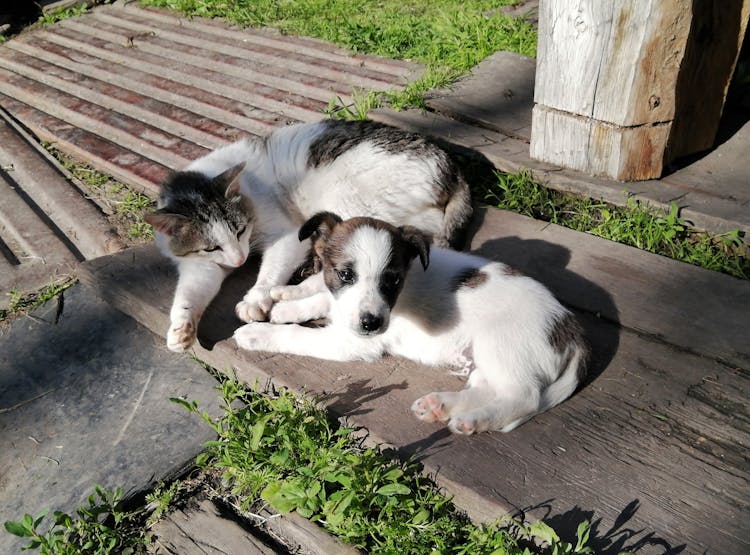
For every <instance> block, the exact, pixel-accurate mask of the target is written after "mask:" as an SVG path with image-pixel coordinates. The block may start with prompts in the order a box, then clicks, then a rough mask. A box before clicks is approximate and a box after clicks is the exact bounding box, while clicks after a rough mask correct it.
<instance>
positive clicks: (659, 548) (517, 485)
mask: <svg viewBox="0 0 750 555" xmlns="http://www.w3.org/2000/svg"><path fill="white" fill-rule="evenodd" d="M498 60H499V61H498ZM495 64H498V65H495ZM114 68H116V71H115V70H114ZM417 70H418V68H416V67H415V66H413V65H410V64H403V63H401V62H394V61H390V60H382V59H378V58H372V57H364V56H350V55H349V54H348V53H346V52H344V51H342V50H340V49H337V48H334V47H332V46H330V45H326V44H325V43H321V42H320V41H312V40H308V39H299V38H293V37H281V36H279V35H276V34H273V33H267V32H264V31H240V30H237V29H229V28H227V26H226V25H222V24H219V23H214V22H205V21H200V20H184V19H179V18H177V17H174V16H172V15H165V14H164V13H162V12H145V11H144V10H141V9H139V8H136V7H134V6H132V5H131V6H125V7H123V6H120V5H115V6H103V7H100V8H97V9H96V10H94V12H93V13H92V14H89V15H86V16H84V17H80V18H75V19H72V20H68V21H64V22H61V23H59V24H57V25H55V26H52V27H50V28H47V29H43V30H40V31H37V32H34V33H29V34H26V35H23V36H21V37H19V38H17V39H13V40H11V41H8V42H7V43H6V44H5V45H3V46H2V48H0V104H2V106H3V107H4V108H6V109H7V110H8V112H10V113H11V114H12V115H13V117H15V118H16V119H17V120H19V121H21V122H22V123H23V124H24V125H25V126H26V127H28V128H29V129H31V130H32V131H33V132H34V133H35V134H37V135H38V136H39V137H41V138H44V139H45V140H50V141H53V142H56V143H57V144H58V146H60V147H61V148H63V149H65V150H67V151H68V152H69V153H71V154H74V155H77V156H78V157H80V158H83V159H84V160H87V161H89V162H90V163H92V164H93V165H95V166H96V167H97V168H99V169H101V170H103V171H106V172H108V173H111V174H113V175H115V176H116V177H118V178H119V179H121V180H123V181H124V182H126V183H128V184H129V185H132V186H135V187H139V188H141V189H142V190H144V191H147V192H150V193H151V194H153V193H154V192H155V191H156V190H157V185H158V183H159V181H160V180H161V179H162V177H163V176H164V175H165V173H166V172H167V171H168V169H169V168H173V167H176V166H179V165H181V164H183V163H184V162H185V161H187V160H188V159H191V158H193V157H195V156H197V155H200V154H202V153H204V152H206V151H207V150H209V149H211V148H214V147H216V146H218V145H220V144H223V143H224V142H227V141H229V140H232V139H234V138H236V137H239V136H241V135H245V134H263V133H265V132H267V131H268V130H270V129H272V128H274V127H276V126H279V125H283V124H285V123H288V122H294V121H308V120H312V119H317V118H318V117H319V115H320V112H319V110H320V109H322V108H324V107H325V106H326V105H327V103H328V100H329V99H330V98H332V97H333V96H335V95H340V96H342V98H343V99H344V100H345V101H346V100H348V99H350V98H351V97H350V95H351V91H352V87H356V86H363V87H373V86H375V84H376V83H374V82H373V81H377V85H378V86H379V87H389V86H398V85H399V84H401V83H402V82H403V80H404V79H405V78H406V77H407V76H408V75H410V74H411V73H412V72H414V71H417ZM477 74H478V79H475V80H474V81H473V83H474V85H472V81H471V80H468V81H467V82H466V83H462V84H460V85H458V86H456V87H455V88H454V89H453V90H451V91H444V92H443V93H441V94H439V95H437V96H438V97H437V98H435V99H433V100H432V101H431V102H430V104H431V107H432V110H434V111H435V112H437V113H432V114H422V113H418V112H406V113H400V114H396V113H393V112H388V111H381V112H378V113H376V114H374V116H375V117H376V118H378V119H381V120H384V121H389V122H391V123H394V124H396V125H400V126H402V127H406V128H410V129H417V130H421V131H424V132H427V133H430V134H432V135H436V136H439V137H442V138H444V139H446V140H449V141H452V142H453V143H455V144H457V145H460V146H462V147H464V148H470V149H472V150H473V151H475V152H478V153H479V154H481V155H482V156H484V157H486V159H487V160H489V161H490V162H492V163H493V164H495V165H496V166H497V167H498V168H501V169H515V168H517V167H519V166H529V167H532V168H534V170H535V172H537V175H540V176H542V177H545V178H547V179H548V180H549V181H550V184H551V185H553V186H556V187H560V188H565V189H572V190H576V191H579V192H583V193H586V194H592V195H594V196H597V197H599V196H602V197H605V198H607V199H609V200H613V201H618V200H619V201H620V202H621V201H622V199H623V198H624V195H623V190H624V189H625V188H627V189H628V190H630V191H631V192H635V193H637V194H638V195H639V196H640V197H641V198H645V199H649V200H651V201H653V202H654V203H657V204H658V203H662V204H669V202H671V201H672V200H675V199H677V200H679V201H680V203H681V205H683V204H688V205H689V206H688V207H687V208H686V211H685V215H687V216H688V217H690V218H691V219H693V220H694V221H695V222H696V223H697V224H698V225H702V226H705V227H706V228H709V229H715V230H722V229H723V228H722V226H729V227H739V228H740V229H748V230H750V215H749V214H750V213H749V212H748V211H747V210H746V206H747V205H748V202H750V190H748V189H747V187H746V184H747V183H748V181H747V179H745V177H746V171H747V168H748V167H750V166H748V165H747V164H744V163H742V162H743V161H744V157H746V152H747V150H746V147H747V142H748V141H750V134H749V133H748V131H750V127H748V126H747V125H746V126H745V128H743V129H742V130H741V131H740V132H739V133H737V134H736V135H735V136H734V137H733V138H732V139H731V140H730V141H727V143H726V145H730V146H731V145H734V146H733V150H731V152H733V153H734V154H732V155H731V156H729V157H725V158H722V159H721V160H729V161H730V163H729V164H718V163H715V164H714V165H713V166H712V165H711V164H710V162H711V161H710V160H709V158H710V156H707V157H706V158H705V159H704V160H702V161H701V162H704V166H703V167H701V168H699V171H695V172H693V173H692V174H691V173H690V171H687V170H689V168H686V172H683V173H680V172H677V173H675V174H673V175H672V176H670V177H668V178H666V179H665V180H660V181H653V182H647V183H640V184H637V185H636V184H629V185H627V186H625V185H623V184H621V183H617V182H611V181H606V180H601V179H596V178H589V177H586V176H581V175H577V174H573V173H572V172H566V171H560V169H559V168H554V167H551V166H548V165H540V164H535V162H533V161H532V160H530V159H529V158H528V130H529V128H528V125H529V122H530V110H531V96H530V95H531V91H533V60H531V61H529V60H528V59H521V58H518V57H514V56H513V55H503V54H501V55H499V56H495V57H493V58H492V59H490V60H488V62H487V63H486V64H484V65H483V66H482V68H480V69H479V70H478V71H477ZM530 79H531V81H530ZM477 83H480V84H483V85H482V87H483V88H482V87H478V85H477ZM497 90H500V91H503V95H502V96H501V97H498V95H497V94H494V93H493V91H495V92H496V91H497ZM733 141H734V142H733ZM743 141H744V142H743ZM743 152H744V153H745V154H742V153H743ZM718 156H719V155H718V154H717V157H718ZM721 160H719V162H720V161H721ZM699 164H700V162H699ZM715 167H721V168H722V170H726V171H728V172H729V175H728V176H727V174H726V173H724V174H720V173H717V172H715V171H714V169H715ZM691 175H692V176H693V177H691ZM704 178H705V179H704ZM706 180H710V184H715V186H716V189H715V190H705V189H701V188H700V187H699V184H700V183H707V181H706ZM743 180H744V181H743ZM743 184H744V187H740V186H742V185H743ZM730 185H731V186H733V187H735V189H732V190H730V189H729V187H730ZM737 187H739V188H737ZM480 216H481V217H480V218H479V220H480V221H478V226H477V228H478V229H477V232H476V234H475V236H474V239H473V242H472V245H471V248H472V249H474V250H476V251H478V252H481V253H482V254H484V255H486V256H488V257H490V258H496V259H498V260H502V261H504V262H507V263H510V264H512V265H514V266H516V267H518V268H519V269H521V270H522V271H524V272H526V273H528V274H529V275H531V276H533V277H536V278H537V279H539V280H541V281H542V282H543V283H545V284H546V285H548V286H549V287H550V288H551V289H552V290H553V291H554V292H555V293H556V294H557V295H558V296H559V297H560V298H561V299H562V300H563V301H564V302H565V303H567V304H568V305H570V306H572V307H573V308H574V309H575V310H576V311H577V312H578V313H579V314H580V316H581V319H582V321H583V323H584V325H585V328H586V331H587V334H588V336H589V338H590V341H591V343H592V345H593V348H594V364H593V368H592V373H591V377H590V380H589V381H588V382H587V383H586V385H585V387H583V388H582V390H581V391H580V392H579V393H578V394H576V395H575V396H574V397H573V398H572V399H571V400H569V401H568V402H566V403H564V404H563V405H561V406H560V407H558V408H556V409H554V410H552V411H550V412H548V413H546V414H544V415H541V416H539V417H537V418H535V419H533V420H532V421H531V422H529V423H527V424H525V425H523V426H522V427H520V428H519V429H517V430H515V431H513V432H511V433H510V434H499V433H497V434H483V435H480V436H477V437H470V438H464V437H453V436H451V435H450V434H448V433H447V432H446V430H445V429H444V428H442V427H440V426H437V425H428V424H424V423H420V422H418V421H416V420H415V419H414V418H413V417H412V416H411V414H410V412H409V406H410V404H411V402H412V401H413V400H414V399H415V398H416V397H418V396H420V395H422V394H424V393H425V392H427V391H431V390H433V389H437V388H441V387H445V388H448V387H453V388H460V387H462V382H461V381H460V380H459V379H458V378H455V377H452V376H449V375H448V374H447V373H446V372H444V371H442V370H434V369H433V370H430V369H427V368H423V367H420V366H418V365H415V364H412V363H410V362H408V361H404V360H401V359H395V358H390V359H386V360H383V361H381V362H378V363H374V364H338V363H323V364H321V363H320V361H317V360H313V359H303V358H295V357H288V356H279V355H276V356H270V355H268V354H264V353H247V352H242V351H239V350H238V349H237V348H236V346H235V345H234V344H233V342H232V340H231V339H227V338H229V337H231V334H232V331H233V330H234V328H235V327H236V326H237V325H238V322H237V321H235V320H234V316H233V306H234V304H235V302H236V301H237V300H238V299H239V298H240V297H241V295H242V293H243V292H244V291H245V290H246V289H247V288H248V287H249V286H250V285H251V283H252V281H253V279H254V274H253V271H252V268H253V266H252V264H249V265H248V267H247V268H245V269H243V270H241V271H239V272H237V273H236V274H235V275H234V276H233V277H232V278H231V279H230V280H229V281H228V282H227V283H226V285H225V287H224V289H223V291H222V293H221V294H220V296H219V298H217V300H216V302H215V303H214V304H213V305H212V306H211V307H210V309H209V311H208V313H207V314H206V316H205V318H204V320H203V322H202V325H201V328H200V330H199V335H200V339H201V342H202V343H203V345H204V346H203V347H201V348H198V349H196V351H195V354H196V355H197V356H198V357H199V358H201V359H203V360H205V361H207V362H208V363H210V364H212V365H214V366H216V367H218V368H221V369H229V368H232V369H234V370H235V371H236V373H237V375H238V376H239V377H240V378H242V379H246V380H251V381H252V380H255V379H256V378H261V379H265V378H267V377H271V378H272V379H273V381H274V382H275V383H277V384H279V385H286V386H289V387H291V388H293V389H296V390H301V391H306V392H308V393H312V394H316V395H321V396H322V397H323V399H324V401H325V402H326V404H327V405H328V406H329V407H330V409H331V411H333V412H334V413H335V414H337V415H340V416H344V417H346V418H347V419H348V420H350V421H351V422H352V423H354V424H359V425H363V426H366V427H367V428H368V429H369V431H370V434H371V435H370V439H371V440H372V441H374V442H379V443H383V444H385V445H389V446H392V447H393V448H394V449H396V450H397V451H398V452H399V453H402V454H404V455H407V454H413V455H416V456H418V457H420V458H421V460H422V461H423V462H424V464H425V467H426V469H427V471H429V472H434V473H436V474H437V478H438V480H439V481H440V483H441V484H443V485H444V486H445V488H446V490H447V492H448V493H449V494H452V495H454V496H455V499H456V502H457V503H458V505H459V506H461V507H463V508H464V509H466V510H467V511H468V512H469V514H470V515H471V516H472V517H474V518H476V519H480V520H483V519H490V518H494V517H497V516H498V515H500V514H501V513H502V512H504V511H506V510H513V509H517V510H523V511H526V512H528V513H529V514H530V515H532V516H535V517H540V518H545V519H546V520H547V521H548V522H550V523H551V524H553V525H555V526H556V527H557V528H558V529H563V530H564V529H568V530H569V529H570V527H571V526H574V525H575V524H576V523H577V522H579V521H580V520H581V519H583V518H589V519H591V520H592V521H593V522H594V523H595V530H594V536H595V546H596V548H597V551H598V552H600V553H612V554H614V553H617V552H618V551H619V550H620V549H623V548H630V549H634V548H639V553H646V554H648V553H704V552H709V553H716V554H721V555H724V554H729V555H731V554H735V553H736V554H740V553H742V554H744V553H748V552H750V526H748V522H750V487H749V485H748V476H749V474H748V470H749V469H750V461H749V460H748V459H749V452H748V444H749V442H750V423H749V420H750V415H749V414H748V403H747V399H748V393H749V392H750V388H749V387H748V376H749V375H750V342H749V341H748V339H747V337H748V331H747V330H748V329H750V283H748V282H742V281H739V280H736V279H733V278H730V277H727V276H723V275H719V274H716V273H712V272H708V271H705V270H701V269H699V268H695V267H692V266H688V265H685V264H681V263H678V262H674V261H670V260H666V259H664V258H661V257H658V256H655V255H651V254H648V253H644V252H642V251H638V250H636V249H632V248H629V247H625V246H622V245H617V244H613V243H611V242H608V241H605V240H602V239H598V238H595V237H592V236H589V235H586V234H582V233H577V232H572V231H569V230H565V229H562V228H559V227H557V226H554V225H548V224H544V223H541V222H537V221H534V220H530V219H528V218H524V217H522V216H518V215H514V214H510V213H505V212H500V211H495V210H489V211H488V212H486V213H485V214H483V215H480ZM80 275H81V279H82V280H83V281H84V282H85V283H87V284H88V285H89V286H91V287H92V288H93V289H94V290H95V291H96V292H97V294H98V295H100V296H101V297H102V298H104V299H106V300H108V301H109V302H111V303H112V304H113V305H114V306H116V307H118V308H119V309H121V310H122V311H124V312H125V313H127V314H129V315H130V316H132V317H133V318H135V319H136V320H138V321H140V322H141V323H143V324H145V325H146V326H147V327H149V328H150V329H152V330H153V331H154V332H155V333H157V334H159V335H160V336H163V334H164V331H165V330H166V327H167V321H168V308H169V305H170V302H171V296H172V292H173V289H174V284H175V275H174V270H173V269H172V268H171V266H170V265H169V264H168V262H167V261H166V260H165V259H164V258H162V257H161V256H160V255H159V254H158V252H156V250H155V248H153V247H145V248H140V249H135V250H130V251H125V252H123V253H120V254H117V255H110V256H106V257H102V258H97V259H95V260H92V261H89V262H87V263H85V264H84V265H83V267H82V269H81V271H80Z"/></svg>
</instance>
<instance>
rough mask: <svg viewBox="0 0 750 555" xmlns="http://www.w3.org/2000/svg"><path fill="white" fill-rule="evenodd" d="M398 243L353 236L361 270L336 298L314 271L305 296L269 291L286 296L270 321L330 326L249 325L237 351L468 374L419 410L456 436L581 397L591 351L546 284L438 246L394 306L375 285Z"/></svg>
mask: <svg viewBox="0 0 750 555" xmlns="http://www.w3.org/2000/svg"><path fill="white" fill-rule="evenodd" d="M392 237H393V236H392V234H391V233H388V232H385V231H382V230H373V229H368V228H367V227H366V226H365V227H364V228H362V229H357V230H355V231H353V232H352V233H351V235H350V236H349V238H348V239H347V246H346V248H345V250H346V253H345V255H344V256H342V257H341V259H342V260H344V259H346V260H349V259H352V260H354V261H355V262H354V267H355V268H356V270H355V272H356V275H357V279H356V283H353V284H351V285H348V286H347V287H344V288H341V289H338V290H336V291H334V292H331V291H329V290H328V287H326V283H325V281H324V277H323V274H316V275H315V276H312V277H311V278H309V279H308V280H307V281H306V282H304V283H303V284H301V285H300V286H299V288H295V287H293V286H292V287H281V288H275V289H274V291H273V292H272V295H273V296H274V297H275V298H277V299H286V300H280V301H279V302H278V303H277V304H276V305H275V306H274V308H273V310H272V312H271V321H272V322H282V321H286V322H302V321H305V320H307V319H309V318H318V317H321V316H323V315H327V316H328V317H329V319H330V325H329V326H327V327H324V328H308V327H303V326H299V325H274V324H250V325H247V326H243V327H242V328H240V329H239V330H237V332H236V333H235V339H236V340H237V342H238V344H239V345H240V346H241V347H244V348H248V349H259V350H266V351H275V352H286V353H291V354H298V355H308V356H315V357H319V358H325V359H331V360H344V361H346V360H374V359H377V358H380V357H381V356H383V355H385V354H392V355H397V356H403V357H406V358H409V359H411V360H414V361H417V362H420V363H422V364H425V365H430V366H448V367H451V368H452V369H453V370H454V372H455V373H458V374H468V383H467V387H466V389H464V390H463V391H460V392H436V393H431V394H429V395H426V396H424V397H422V398H420V399H418V400H417V401H415V403H414V405H413V406H412V410H413V411H414V412H415V414H416V415H417V417H419V418H421V419H422V420H426V421H433V420H448V421H449V427H450V428H451V430H452V431H454V432H457V433H474V432H480V431H484V430H502V431H509V430H512V429H513V428H515V427H516V426H518V425H519V424H521V423H522V422H524V421H525V420H527V419H528V418H530V417H531V416H533V415H534V414H537V413H539V412H542V411H544V410H546V409H548V408H550V407H552V406H554V405H556V404H558V403H560V402H562V401H563V400H565V399H566V398H567V397H569V396H570V395H571V394H572V393H573V392H574V391H575V389H576V387H577V386H578V383H579V381H580V379H581V377H582V375H583V372H584V368H585V363H586V358H587V349H586V346H585V343H584V342H583V340H582V337H581V335H580V329H579V327H578V325H577V323H576V322H575V320H574V318H573V316H572V314H571V313H570V312H569V311H568V310H567V309H565V308H564V307H563V306H562V305H561V304H560V303H559V302H558V301H557V300H556V299H555V298H554V297H553V295H552V294H551V293H550V292H549V291H548V290H547V289H546V288H545V287H544V286H543V285H541V284H540V283H539V282H537V281H535V280H533V279H531V278H529V277H526V276H522V275H518V274H517V273H516V272H514V271H513V270H512V269H511V268H509V267H508V266H506V265H505V264H501V263H498V262H491V261H489V260H486V259H483V258H480V257H477V256H473V255H470V254H466V253H460V252H455V251H450V250H446V249H440V248H435V249H433V250H432V253H431V256H430V263H429V267H428V268H427V269H426V271H422V268H421V266H420V264H419V262H414V263H413V264H412V267H411V269H410V271H408V272H407V273H406V275H405V282H404V284H403V289H402V291H401V293H400V295H399V296H398V298H397V300H396V301H395V304H394V305H393V306H392V308H390V307H389V306H388V303H387V302H386V301H385V300H384V299H383V297H382V295H380V293H379V291H378V286H377V284H378V283H379V282H380V281H379V280H380V279H381V276H382V274H383V272H384V271H386V270H385V268H387V267H388V264H389V257H390V256H391V253H392V251H393V249H392V245H391V241H392ZM324 265H325V261H324ZM380 283H382V282H380ZM329 285H330V284H329ZM300 297H303V298H300ZM363 314H368V315H377V317H378V318H381V317H382V319H383V324H382V328H383V329H384V331H382V332H381V333H377V334H365V332H363V330H362V329H361V323H362V322H363V321H364V320H363V319H362V315H363Z"/></svg>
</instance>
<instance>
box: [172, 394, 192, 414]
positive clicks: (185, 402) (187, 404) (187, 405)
mask: <svg viewBox="0 0 750 555" xmlns="http://www.w3.org/2000/svg"><path fill="white" fill-rule="evenodd" d="M169 400H170V401H171V402H173V403H174V404H176V405H180V406H181V407H183V408H185V409H187V410H188V411H189V412H195V411H196V410H198V403H197V402H195V401H188V400H187V399H183V398H181V397H170V398H169Z"/></svg>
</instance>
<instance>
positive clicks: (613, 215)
mask: <svg viewBox="0 0 750 555" xmlns="http://www.w3.org/2000/svg"><path fill="white" fill-rule="evenodd" d="M496 177H497V181H496V182H495V183H493V184H492V185H491V186H490V187H489V189H488V190H486V191H484V192H481V193H478V194H479V195H480V198H482V196H481V195H483V198H484V200H485V201H486V202H488V203H489V204H491V205H493V206H496V207H498V208H502V209H505V210H510V211H512V212H517V213H519V214H524V215H526V216H529V217H531V218H536V219H538V220H544V221H547V222H552V223H554V224H559V225H562V226H565V227H568V228H570V229H574V230H576V231H584V232H587V233H591V234H592V235H596V236H598V237H603V238H605V239H610V240H612V241H617V242H618V243H624V244H626V245H630V246H633V247H637V248H639V249H642V250H646V251H649V252H653V253H656V254H661V255H664V256H668V257H670V258H673V259H675V260H680V261H682V262H687V263H689V264H693V265H696V266H702V267H703V268H707V269H709V270H715V271H718V272H723V273H725V274H729V275H731V276H734V277H737V278H740V279H750V252H748V250H749V249H748V246H747V245H746V244H745V243H744V242H743V240H742V234H741V233H740V232H739V231H738V230H735V231H731V232H729V233H724V234H719V235H711V234H709V233H706V232H704V231H700V230H697V229H695V228H693V227H691V225H690V223H689V222H688V221H686V220H685V219H684V218H682V217H681V216H680V211H679V208H678V206H677V205H676V204H674V203H673V204H672V205H671V207H670V210H669V212H665V211H663V210H659V209H657V208H654V207H651V206H649V205H647V204H643V203H641V202H639V201H637V200H635V199H634V198H632V197H630V198H628V199H627V205H626V206H615V205H612V204H608V203H606V202H604V201H601V200H599V201H597V200H593V199H591V198H587V197H580V196H577V195H574V194H570V193H562V192H559V191H556V190H554V189H549V188H547V187H545V186H544V185H542V184H541V183H539V182H538V181H537V180H535V179H534V177H533V176H532V174H531V172H529V171H528V170H523V171H520V172H518V173H499V172H498V173H496Z"/></svg>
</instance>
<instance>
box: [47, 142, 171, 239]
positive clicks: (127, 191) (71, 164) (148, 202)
mask: <svg viewBox="0 0 750 555" xmlns="http://www.w3.org/2000/svg"><path fill="white" fill-rule="evenodd" d="M42 147H44V148H45V149H46V150H47V152H48V153H49V154H50V155H51V156H52V157H53V158H55V159H56V160H57V161H58V162H59V163H60V165H61V166H62V167H63V168H65V169H66V170H67V171H68V172H70V175H72V176H73V178H75V179H76V180H77V181H78V182H79V183H80V184H81V185H82V187H84V188H85V190H86V194H87V196H88V198H90V199H92V200H93V201H94V202H96V204H98V205H99V206H100V208H101V210H102V211H103V212H104V213H105V215H106V216H107V219H108V220H109V222H110V223H111V224H112V226H113V227H114V228H115V229H116V230H117V233H118V235H119V236H120V237H121V238H122V239H123V241H124V242H125V243H126V244H127V245H128V246H137V245H141V244H145V243H147V242H149V241H151V240H152V239H153V238H154V232H153V228H152V227H151V226H150V225H149V224H147V223H146V222H145V221H144V220H143V216H144V215H145V214H146V212H149V211H150V210H153V208H154V207H155V205H156V203H155V202H154V201H153V200H152V199H150V198H149V197H148V196H146V195H144V194H143V193H140V192H138V191H134V190H133V189H131V188H129V187H128V186H127V185H124V184H123V183H120V182H119V181H117V180H115V179H114V178H113V177H112V176H110V175H107V174H104V173H101V172H99V171H97V170H95V169H94V168H92V167H91V166H89V165H88V164H85V163H83V162H79V161H78V160H76V159H75V158H73V157H71V156H69V155H68V154H66V153H65V152H63V151H61V150H60V149H59V148H57V147H56V146H55V145H54V144H53V143H47V142H43V143H42Z"/></svg>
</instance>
